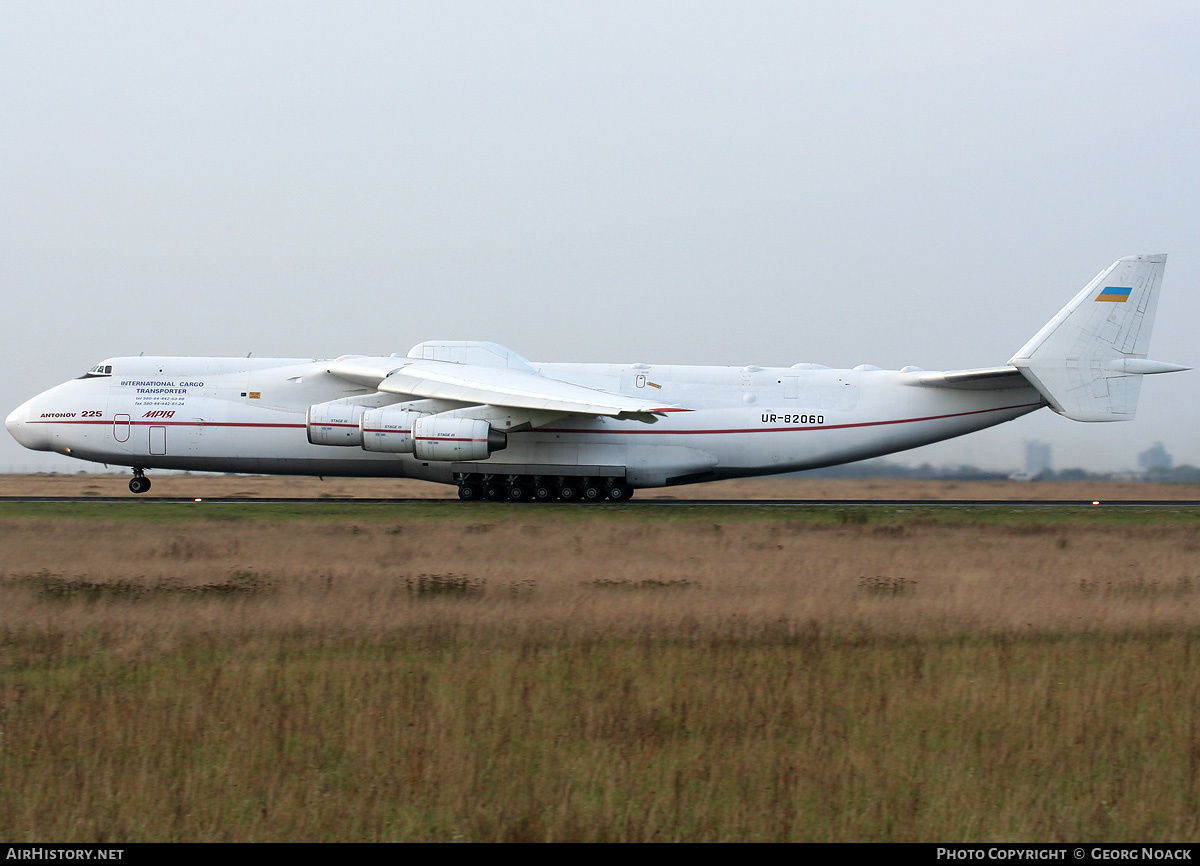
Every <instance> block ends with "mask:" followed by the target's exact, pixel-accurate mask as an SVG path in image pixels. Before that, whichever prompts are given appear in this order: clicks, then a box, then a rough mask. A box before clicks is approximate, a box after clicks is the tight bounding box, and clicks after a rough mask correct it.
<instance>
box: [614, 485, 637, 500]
mask: <svg viewBox="0 0 1200 866" xmlns="http://www.w3.org/2000/svg"><path fill="white" fill-rule="evenodd" d="M630 496H633V488H632V487H629V486H627V485H625V484H614V485H613V486H612V487H610V488H608V501H609V502H624V501H625V500H627V499H628V498H629V497H630Z"/></svg>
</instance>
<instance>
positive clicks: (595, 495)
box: [581, 484, 604, 502]
mask: <svg viewBox="0 0 1200 866" xmlns="http://www.w3.org/2000/svg"><path fill="white" fill-rule="evenodd" d="M581 492H582V493H583V501H584V502H598V501H599V500H601V499H603V498H604V488H603V487H601V486H600V485H599V484H585V485H583V490H582V491H581Z"/></svg>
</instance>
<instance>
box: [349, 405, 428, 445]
mask: <svg viewBox="0 0 1200 866" xmlns="http://www.w3.org/2000/svg"><path fill="white" fill-rule="evenodd" d="M423 417H428V416H426V415H424V414H423V413H421V412H413V411H412V410H410V409H401V408H398V407H392V406H385V407H383V408H382V409H369V410H367V411H366V412H364V413H363V414H362V416H361V418H360V420H359V430H360V434H359V441H360V442H361V443H362V447H363V450H364V451H384V452H387V453H389V454H412V453H413V432H412V431H413V425H414V424H415V423H416V422H417V420H418V419H419V418H423Z"/></svg>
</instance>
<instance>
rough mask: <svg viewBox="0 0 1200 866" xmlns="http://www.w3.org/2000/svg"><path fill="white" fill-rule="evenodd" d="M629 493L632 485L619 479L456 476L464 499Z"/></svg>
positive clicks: (620, 496) (616, 497)
mask: <svg viewBox="0 0 1200 866" xmlns="http://www.w3.org/2000/svg"><path fill="white" fill-rule="evenodd" d="M631 496H633V488H632V487H630V486H629V485H628V484H626V483H625V481H624V480H623V479H621V478H571V477H558V478H543V477H540V476H528V475H508V476H496V475H492V476H487V475H466V474H464V475H462V476H460V477H459V478H458V498H459V499H462V500H464V501H467V502H470V501H474V500H483V501H485V502H552V501H554V500H556V499H557V500H559V501H561V502H603V501H606V500H607V501H608V502H624V501H625V500H627V499H628V498H629V497H631Z"/></svg>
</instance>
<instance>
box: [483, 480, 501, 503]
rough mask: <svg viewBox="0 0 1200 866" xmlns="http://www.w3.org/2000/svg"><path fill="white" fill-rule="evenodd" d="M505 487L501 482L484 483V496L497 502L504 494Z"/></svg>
mask: <svg viewBox="0 0 1200 866" xmlns="http://www.w3.org/2000/svg"><path fill="white" fill-rule="evenodd" d="M503 492H504V491H503V489H502V488H501V487H500V485H499V484H485V485H483V498H484V499H486V500H488V501H489V502H495V501H496V500H497V499H499V498H500V496H501V495H502V494H503Z"/></svg>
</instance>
